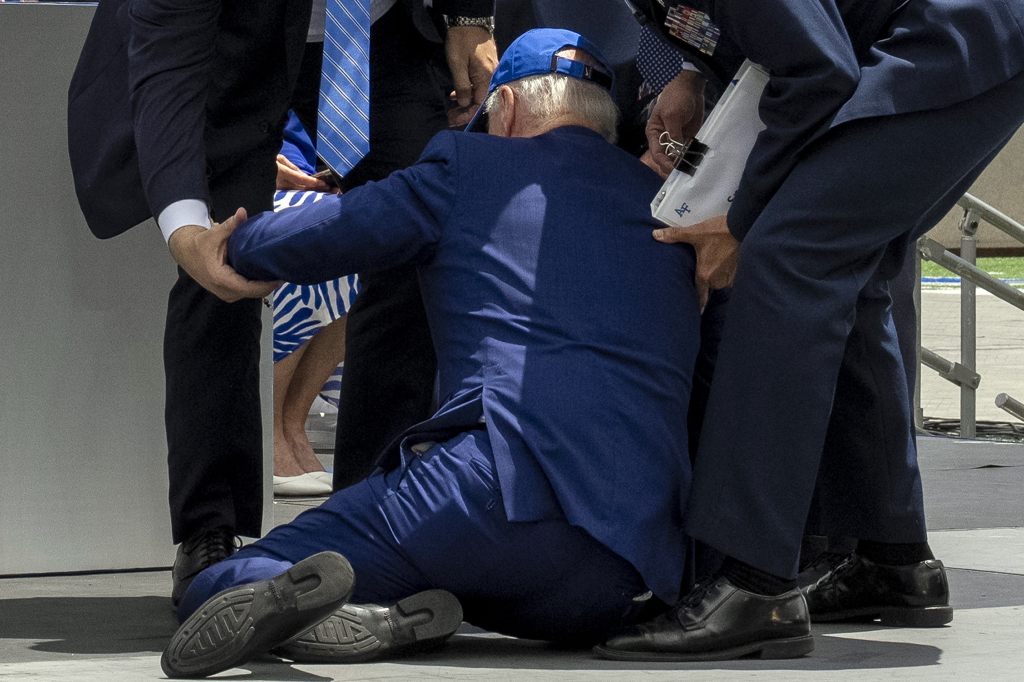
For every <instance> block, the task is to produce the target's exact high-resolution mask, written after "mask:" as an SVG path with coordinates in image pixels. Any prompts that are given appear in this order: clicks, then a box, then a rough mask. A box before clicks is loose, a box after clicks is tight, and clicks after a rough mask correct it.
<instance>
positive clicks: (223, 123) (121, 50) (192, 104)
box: [68, 0, 310, 238]
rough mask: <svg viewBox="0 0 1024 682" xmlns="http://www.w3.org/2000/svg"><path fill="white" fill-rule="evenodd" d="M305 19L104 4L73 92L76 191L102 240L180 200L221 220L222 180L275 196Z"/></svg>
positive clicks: (230, 1) (198, 0) (299, 13)
mask: <svg viewBox="0 0 1024 682" xmlns="http://www.w3.org/2000/svg"><path fill="white" fill-rule="evenodd" d="M309 8H310V2H309V0H262V1H261V2H257V3H252V2H244V1H243V0H101V1H100V3H99V7H98V8H97V10H96V15H95V17H94V19H93V23H92V27H91V28H90V30H89V35H88V37H87V38H86V42H85V45H84V47H83V49H82V55H81V58H80V59H79V63H78V67H77V69H76V70H75V74H74V77H73V78H72V81H71V87H70V89H69V92H68V146H69V154H70V157H71V166H72V171H73V174H74V178H75V189H76V191H77V193H78V198H79V202H80V204H81V206H82V211H83V213H84V214H85V217H86V220H87V222H88V224H89V227H90V229H91V230H92V231H93V233H94V234H96V236H98V237H101V238H106V237H112V236H114V235H117V234H120V233H121V232H123V231H125V230H127V229H128V228H130V227H132V226H133V225H135V224H137V223H139V222H141V221H143V220H145V219H146V218H148V217H149V216H151V215H153V216H155V215H158V214H159V213H160V211H161V210H163V209H164V208H165V207H166V206H168V205H169V204H171V203H172V202H174V201H177V200H179V199H186V198H195V199H203V200H206V201H207V202H210V203H211V205H212V206H213V208H214V210H215V213H216V210H217V208H218V206H217V205H216V204H217V202H215V201H211V195H210V183H209V182H208V180H209V179H211V178H214V177H216V176H222V175H228V174H232V175H233V176H234V178H235V180H234V184H241V185H248V186H249V191H251V192H264V191H265V193H266V194H267V196H268V197H269V196H271V194H272V192H273V159H274V155H275V153H276V151H277V149H278V148H279V147H280V145H281V136H280V131H281V128H282V126H283V122H284V114H285V111H286V109H287V106H288V98H289V96H290V94H291V89H292V85H293V84H294V81H295V77H296V75H297V72H298V68H299V65H300V62H301V57H302V50H303V48H304V46H305V38H306V29H307V26H308V23H309ZM249 176H252V179H253V182H250V183H246V182H245V179H246V178H247V177H249ZM267 182H269V183H270V184H269V185H267ZM264 185H267V186H265V187H264ZM246 193H247V192H244V191H243V192H242V194H246ZM219 208H221V211H222V212H223V211H230V210H232V209H231V208H225V207H219Z"/></svg>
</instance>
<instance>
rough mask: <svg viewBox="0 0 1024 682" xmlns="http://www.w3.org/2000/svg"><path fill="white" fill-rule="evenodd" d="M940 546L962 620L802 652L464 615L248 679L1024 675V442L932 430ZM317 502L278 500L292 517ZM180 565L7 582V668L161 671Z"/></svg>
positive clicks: (854, 629)
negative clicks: (701, 656)
mask: <svg viewBox="0 0 1024 682" xmlns="http://www.w3.org/2000/svg"><path fill="white" fill-rule="evenodd" d="M921 463H922V469H923V471H924V479H925V491H926V498H927V504H928V517H929V524H930V527H931V529H932V535H931V538H932V546H933V548H934V549H935V553H936V555H937V556H939V557H940V558H942V559H943V560H944V561H945V563H946V565H947V566H948V567H950V571H949V574H950V582H951V584H952V590H953V602H954V606H956V607H957V612H956V617H955V619H954V621H953V624H952V625H951V626H949V627H945V628H939V629H934V630H929V629H890V628H882V627H880V626H872V625H833V626H828V627H822V626H818V627H815V634H816V636H817V637H816V643H817V648H816V650H815V651H814V653H813V654H812V655H811V656H808V657H806V658H803V659H798V660H791V661H759V660H745V661H736V662H727V663H716V664H699V665H693V664H688V665H682V664H630V663H613V662H608V661H601V660H596V659H594V658H592V657H591V656H590V654H589V652H587V651H567V650H560V649H556V648H552V647H550V646H547V645H544V644H540V643H537V642H529V641H523V640H515V639H511V638H507V637H501V636H497V635H493V634H490V633H486V632H482V631H479V630H476V629H475V628H472V627H469V626H463V628H462V630H461V631H460V633H459V634H458V635H456V636H455V637H454V638H453V639H452V641H451V642H450V644H449V645H448V646H447V647H446V648H445V649H443V650H442V651H440V652H437V653H434V654H431V655H424V656H420V657H416V658H410V659H405V660H401V661H395V662H390V663H377V664H366V665H353V666H316V665H301V666H299V665H294V666H293V665H287V664H284V663H280V662H275V661H274V660H271V659H267V660H264V661H258V662H254V663H253V664H251V665H247V666H246V667H245V668H244V669H238V670H232V671H227V672H225V673H222V674H221V675H220V676H219V677H220V678H224V679H236V680H303V681H304V680H331V679H339V680H378V679H401V680H427V679H455V680H477V679H496V680H501V679H509V680H519V679H523V680H525V679H530V680H578V679H587V680H589V679H595V680H596V679H601V680H625V679H637V678H643V679H678V678H681V677H695V678H703V679H716V680H722V679H749V678H775V679H780V680H789V679H833V678H859V679H879V678H894V679H909V678H923V677H928V678H937V679H953V678H960V679H980V678H985V679H988V680H1001V679H1007V680H1009V679H1021V678H1022V677H1024V649H1022V646H1021V645H1022V643H1024V494H1022V493H1024V445H1007V444H995V443H963V442H958V441H952V440H945V439H937V438H924V439H922V441H921ZM307 504H310V502H293V503H282V504H279V505H277V506H276V508H275V514H276V516H277V517H278V520H279V521H280V520H285V519H287V518H291V517H292V516H293V515H294V514H295V513H297V512H298V511H300V510H301V509H302V508H303V507H304V506H306V505H307ZM169 586H170V577H169V574H168V572H166V571H159V572H148V573H133V574H117V575H91V576H64V577H47V578H13V579H6V580H0V679H2V680H8V679H10V680H64V679H68V680H70V679H74V680H103V681H107V680H148V679H160V678H161V677H162V673H161V671H160V664H159V656H160V652H161V651H162V649H163V646H164V644H165V643H166V641H167V638H168V637H169V636H170V635H171V633H172V632H173V631H174V627H175V623H174V620H173V618H172V616H171V613H170V608H169V603H168V599H167V593H168V589H169Z"/></svg>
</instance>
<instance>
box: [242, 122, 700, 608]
mask: <svg viewBox="0 0 1024 682" xmlns="http://www.w3.org/2000/svg"><path fill="white" fill-rule="evenodd" d="M660 184H661V181H660V180H659V178H658V177H657V176H656V175H655V174H654V173H653V172H651V171H650V170H649V169H647V168H646V167H645V166H644V165H643V164H641V163H640V162H639V161H638V160H636V159H635V158H634V157H632V156H630V155H629V154H627V153H626V152H624V151H622V150H620V149H618V148H616V147H614V146H612V145H610V144H608V143H607V142H605V141H604V140H603V139H601V137H600V136H599V135H597V134H596V133H594V132H592V131H590V130H587V129H584V128H575V127H566V128H559V129H556V130H554V131H552V132H550V133H547V134H545V135H541V136H539V137H536V138H531V139H523V138H516V139H506V138H498V137H494V136H491V135H483V134H474V133H450V132H444V133H440V134H439V135H438V136H437V137H435V138H434V139H433V141H432V142H431V143H430V145H429V146H428V148H427V150H426V151H425V152H424V155H423V157H422V158H421V159H420V161H419V162H418V163H417V164H416V165H414V166H412V167H410V168H408V169H406V170H403V171H399V172H396V173H393V174H391V175H390V176H389V177H388V178H386V179H385V180H383V181H381V182H378V183H370V184H368V185H365V186H363V187H361V188H357V189H354V190H351V191H349V192H347V193H346V194H344V195H342V196H340V197H328V198H326V199H324V200H323V201H320V202H317V203H316V204H313V205H310V206H308V207H298V208H295V209H291V210H288V211H283V212H281V213H278V214H276V215H274V214H262V215H260V216H258V217H256V218H254V219H252V220H250V221H249V222H247V223H246V224H244V225H243V226H242V227H241V228H240V229H239V230H238V231H237V232H236V233H235V235H233V237H232V240H231V242H230V259H231V263H232V264H233V265H234V266H235V267H236V268H237V269H238V270H239V272H241V273H242V274H244V275H245V276H247V277H253V278H257V279H285V280H288V281H293V282H300V283H302V282H309V283H312V282H319V281H322V280H325V279H329V278H332V277H336V276H338V275H341V274H342V273H352V272H362V271H366V270H373V269H376V268H386V267H391V266H395V265H399V264H407V263H416V264H419V266H420V268H419V272H420V278H421V282H422V290H423V297H424V301H425V304H426V310H427V317H428V319H429V321H430V328H431V334H432V336H433V340H434V345H435V348H437V353H438V357H437V365H438V387H439V388H438V390H439V395H440V396H442V398H441V404H440V408H439V409H438V411H437V413H436V414H435V415H434V416H433V417H432V418H430V419H428V420H427V421H425V422H423V423H421V424H419V425H417V426H415V427H413V428H412V429H410V430H409V431H408V432H407V433H406V435H405V438H404V441H403V447H401V449H400V452H401V454H402V456H405V457H408V456H412V455H411V454H410V451H409V447H410V446H411V445H412V444H414V443H417V442H423V441H427V440H443V439H446V438H447V437H450V436H452V435H454V434H455V433H458V432H460V431H464V430H467V429H477V428H485V429H486V432H487V434H488V437H489V440H490V444H491V447H492V449H493V452H494V457H495V461H496V469H497V473H498V479H499V483H500V487H501V493H502V497H503V499H504V505H505V511H506V513H507V515H508V518H509V519H510V520H512V521H538V520H543V519H561V518H566V519H568V521H569V522H570V523H572V524H574V525H577V526H579V527H581V528H583V529H584V530H586V531H587V532H588V533H590V534H591V535H592V536H593V537H595V538H596V539H597V540H599V541H600V542H602V543H604V545H605V546H607V547H609V548H610V549H611V550H612V551H614V552H615V553H617V554H618V555H619V556H621V557H623V558H625V559H626V560H627V561H629V562H631V563H632V564H633V565H634V566H635V567H636V568H637V569H638V570H639V572H640V573H641V575H643V577H644V579H645V581H646V582H647V585H648V586H649V587H650V588H651V589H652V590H653V591H654V592H655V593H656V594H657V595H658V596H659V597H660V598H662V599H664V600H666V601H668V602H672V601H674V600H675V598H676V596H677V594H678V589H679V584H680V577H681V574H682V562H683V559H684V557H685V547H686V544H685V542H686V541H685V538H684V535H683V531H682V518H681V511H680V510H681V509H682V506H681V505H682V504H684V503H685V501H686V491H687V489H688V484H689V478H690V463H689V459H688V455H687V439H686V410H687V400H688V396H689V393H690V376H691V372H692V367H693V362H694V357H695V353H696V349H697V334H698V329H697V327H698V313H697V304H696V295H695V292H694V287H693V269H694V261H693V252H692V250H691V249H690V248H689V247H684V246H681V245H672V246H666V245H664V244H660V243H658V242H655V241H654V240H653V239H652V238H651V228H652V224H651V217H650V208H649V205H648V202H649V201H650V197H651V196H653V195H654V193H655V192H656V191H657V189H658V187H659V186H660ZM609 188H614V191H609ZM481 425H483V426H481ZM398 452H399V450H391V451H389V452H387V453H385V454H386V455H388V456H390V457H391V462H390V463H391V465H392V466H393V465H394V464H395V457H396V456H397V454H398Z"/></svg>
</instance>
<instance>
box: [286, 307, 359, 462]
mask: <svg viewBox="0 0 1024 682" xmlns="http://www.w3.org/2000/svg"><path fill="white" fill-rule="evenodd" d="M303 349H304V350H305V353H304V354H303V355H302V357H301V359H300V360H299V361H298V366H297V367H296V368H295V369H294V371H293V374H292V377H291V381H290V382H289V384H288V387H287V391H288V393H287V395H286V396H285V398H284V403H283V405H282V420H281V421H282V432H283V436H284V439H285V441H286V442H287V444H288V448H289V450H290V451H291V453H292V456H293V457H294V461H295V462H296V463H297V465H298V466H299V467H300V468H301V471H296V472H295V474H300V473H304V472H307V471H323V466H321V464H320V460H319V459H317V457H316V453H315V452H314V451H313V446H312V444H311V443H310V442H309V438H308V437H307V436H306V417H307V416H308V415H309V408H310V406H312V404H313V399H314V398H316V396H317V394H318V393H319V392H320V389H321V387H323V385H324V382H326V381H327V379H328V378H330V376H331V373H333V372H334V369H335V368H336V367H337V366H338V364H339V363H340V362H341V361H342V360H343V359H344V358H345V318H344V317H342V318H340V319H338V320H335V321H334V322H332V323H331V324H329V325H327V327H325V328H324V329H322V330H320V332H319V333H318V334H317V335H316V336H314V337H313V338H312V339H310V341H309V343H307V344H306V345H305V346H303ZM295 474H291V475H295ZM279 475H280V474H279Z"/></svg>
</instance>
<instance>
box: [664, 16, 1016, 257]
mask: <svg viewBox="0 0 1024 682" xmlns="http://www.w3.org/2000/svg"><path fill="white" fill-rule="evenodd" d="M661 4H665V3H661ZM668 4H669V5H685V6H689V7H692V8H695V9H698V10H701V11H704V12H706V13H707V14H708V15H709V16H710V18H711V19H712V21H713V22H714V23H715V24H717V25H718V27H719V28H720V29H721V36H720V39H719V43H718V45H717V47H716V48H715V50H714V52H713V53H712V55H711V56H710V57H708V56H706V55H701V57H703V58H704V59H705V60H707V61H709V62H711V63H718V64H723V63H724V64H728V65H729V66H730V67H731V68H732V69H733V71H734V70H735V67H736V66H738V64H739V60H740V59H742V57H747V58H749V59H751V60H752V61H754V62H757V63H759V64H761V65H763V66H764V67H766V68H767V69H768V70H769V72H770V73H771V81H770V83H769V85H768V88H767V90H766V93H765V97H764V99H763V100H762V102H761V117H762V119H763V120H764V122H765V123H766V124H767V130H766V131H765V132H764V133H763V134H762V135H761V136H760V138H759V139H758V142H757V145H756V146H755V148H754V150H753V152H752V153H751V156H750V159H749V161H748V163H747V168H746V172H745V174H744V178H743V181H742V184H741V186H740V190H739V192H738V193H737V195H736V201H735V203H734V204H733V206H732V209H731V210H730V213H729V227H730V229H731V230H732V231H733V233H734V234H735V235H736V236H737V237H739V238H742V236H743V235H745V234H746V232H747V230H748V229H749V228H750V226H751V225H752V224H753V222H754V220H755V219H756V218H757V216H758V215H759V214H760V212H761V210H762V209H763V208H764V206H765V204H766V203H767V201H768V200H769V199H770V198H771V196H772V194H774V192H775V190H776V189H778V187H779V186H780V185H781V184H782V181H783V180H784V179H785V177H786V176H787V175H788V174H789V171H790V170H792V168H793V166H794V165H795V164H796V163H797V161H798V160H799V155H800V151H801V150H802V149H803V148H804V147H805V146H807V145H808V144H811V143H812V142H814V141H815V140H816V139H817V138H818V137H820V136H821V135H822V134H823V133H824V132H825V131H827V130H829V129H831V128H834V127H836V126H839V125H841V124H843V123H846V122H848V121H853V120H857V119H863V118H871V117H877V116H889V115H893V114H907V113H913V112H918V111H925V110H929V109H937V108H941V107H945V106H949V105H951V104H955V103H957V102H961V101H964V100H966V99H969V98H971V97H974V96H976V95H978V94H980V93H982V92H985V91H986V90H989V89H990V88H992V87H994V86H996V85H998V84H999V83H1002V82H1004V81H1006V80H1008V79H1010V78H1011V77H1013V76H1015V75H1017V74H1018V73H1020V72H1021V71H1024V1H1022V0H758V1H757V2H751V1H750V0H704V1H699V0H698V1H694V2H686V3H677V2H669V3H668ZM652 5H654V3H653V2H652ZM655 14H657V12H655ZM683 47H684V49H690V48H688V47H687V46H685V45H684V46H683ZM867 151H868V150H866V152H867ZM872 154H873V155H872V156H870V157H868V156H866V158H864V159H862V160H861V162H862V163H865V164H872V163H892V162H894V161H895V162H900V161H902V160H899V159H896V160H894V159H886V158H884V150H879V151H877V152H873V153H872ZM910 164H912V161H911V162H910ZM908 172H913V169H912V165H908Z"/></svg>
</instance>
